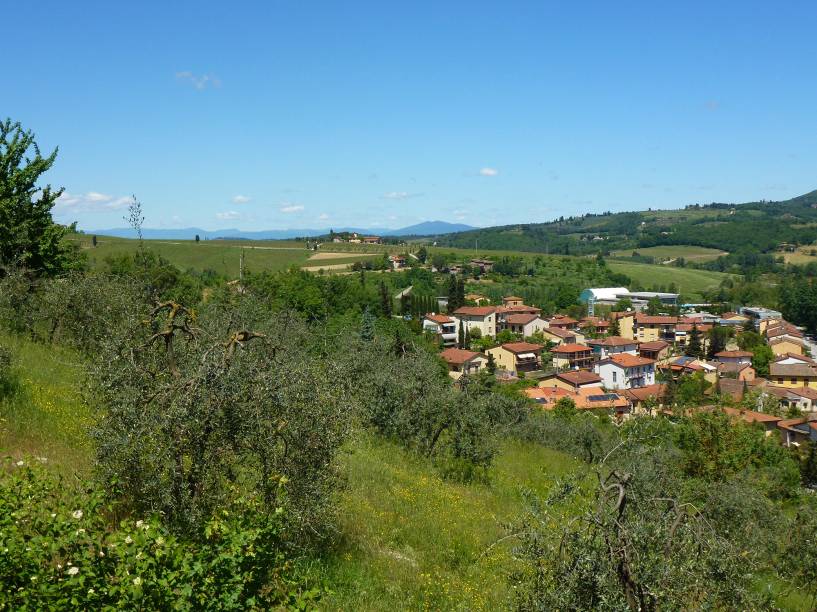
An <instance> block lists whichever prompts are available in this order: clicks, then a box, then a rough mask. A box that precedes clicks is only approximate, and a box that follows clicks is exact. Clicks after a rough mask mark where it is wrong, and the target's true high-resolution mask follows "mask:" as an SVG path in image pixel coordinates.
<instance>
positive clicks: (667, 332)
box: [621, 313, 678, 342]
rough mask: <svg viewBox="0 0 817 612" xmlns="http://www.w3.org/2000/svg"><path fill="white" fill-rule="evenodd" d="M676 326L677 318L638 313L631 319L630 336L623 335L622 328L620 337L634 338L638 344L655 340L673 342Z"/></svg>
mask: <svg viewBox="0 0 817 612" xmlns="http://www.w3.org/2000/svg"><path fill="white" fill-rule="evenodd" d="M677 325H678V317H668V316H665V315H646V314H641V313H638V314H636V315H634V317H633V328H632V336H627V335H626V334H624V333H623V332H624V329H623V328H621V332H622V334H621V335H622V336H624V337H625V338H630V337H631V338H634V339H636V340H638V341H639V342H655V341H656V340H663V341H664V342H675V341H676V333H675V332H676V327H677Z"/></svg>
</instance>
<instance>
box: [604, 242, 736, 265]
mask: <svg viewBox="0 0 817 612" xmlns="http://www.w3.org/2000/svg"><path fill="white" fill-rule="evenodd" d="M633 252H637V253H639V254H640V255H643V256H645V257H655V258H656V260H659V261H667V260H671V259H677V258H678V257H683V258H684V259H686V260H688V261H711V260H713V259H717V258H718V257H720V256H721V255H726V254H727V253H726V251H719V250H718V249H709V248H706V247H698V246H690V245H673V246H654V247H647V248H643V249H624V250H621V251H613V253H612V256H613V257H630V256H631V255H632V254H633Z"/></svg>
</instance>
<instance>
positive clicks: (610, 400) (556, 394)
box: [525, 387, 630, 410]
mask: <svg viewBox="0 0 817 612" xmlns="http://www.w3.org/2000/svg"><path fill="white" fill-rule="evenodd" d="M525 395H527V396H528V397H529V398H531V399H533V400H542V404H543V407H544V408H545V409H546V410H552V409H553V407H554V405H555V404H556V402H558V401H559V400H560V399H562V398H563V397H569V398H570V399H572V400H573V402H574V403H575V404H576V408H578V409H579V410H602V409H605V408H608V409H609V408H617V409H619V408H620V409H624V408H627V407H629V405H630V404H629V402H628V401H627V400H626V399H625V398H623V397H622V396H620V395H618V394H617V393H604V392H603V391H602V390H600V389H597V388H593V387H587V388H584V389H579V391H578V392H574V391H568V390H567V389H560V388H559V387H534V388H532V389H525Z"/></svg>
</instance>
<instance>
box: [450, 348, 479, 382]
mask: <svg viewBox="0 0 817 612" xmlns="http://www.w3.org/2000/svg"><path fill="white" fill-rule="evenodd" d="M440 358H441V359H442V360H443V361H445V363H446V364H448V375H449V376H450V377H451V378H453V379H454V380H457V379H458V378H460V377H461V376H463V375H465V374H476V373H477V372H479V371H480V370H481V369H483V368H484V367H486V366H487V365H488V359H487V357H485V355H483V354H482V353H475V352H474V351H466V350H465V349H458V348H447V349H445V350H444V351H443V352H441V353H440Z"/></svg>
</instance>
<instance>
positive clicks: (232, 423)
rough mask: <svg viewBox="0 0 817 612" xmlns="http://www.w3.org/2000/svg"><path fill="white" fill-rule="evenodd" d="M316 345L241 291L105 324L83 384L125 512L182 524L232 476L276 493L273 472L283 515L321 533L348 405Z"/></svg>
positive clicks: (344, 382) (190, 524) (270, 497)
mask: <svg viewBox="0 0 817 612" xmlns="http://www.w3.org/2000/svg"><path fill="white" fill-rule="evenodd" d="M324 346H325V344H324V342H323V338H321V337H320V336H316V335H315V334H314V333H313V332H311V331H310V330H308V329H307V328H305V327H304V325H303V324H302V322H301V321H300V320H299V319H298V318H297V317H295V316H291V315H288V314H287V313H282V314H278V315H277V316H275V317H270V316H269V315H268V314H267V311H266V310H265V309H263V308H262V307H261V306H260V305H258V304H257V303H255V302H254V301H253V300H250V299H244V300H240V301H239V302H238V303H236V304H234V305H232V307H226V308H223V307H221V306H219V305H215V306H212V307H210V308H208V309H206V310H205V311H203V312H201V313H196V312H194V311H191V310H188V309H186V308H184V307H183V306H181V305H179V304H176V303H174V302H166V303H163V304H160V305H158V306H157V307H155V308H154V309H153V310H152V311H150V312H147V313H145V315H144V319H141V320H138V321H134V322H132V323H131V324H130V325H126V326H123V327H122V329H117V330H112V332H111V335H110V338H109V339H108V340H107V341H106V343H105V344H104V346H103V348H102V350H101V351H100V352H99V355H98V356H97V359H96V360H95V362H94V368H93V370H92V372H91V376H90V383H91V384H90V387H89V394H88V401H89V402H91V403H92V405H96V406H99V407H100V408H102V409H103V411H102V413H101V418H100V420H99V423H98V425H97V427H96V428H95V431H94V438H95V441H96V444H97V465H98V470H99V473H100V475H101V477H102V478H103V479H104V480H106V481H109V480H115V481H116V482H117V483H118V486H119V488H120V491H121V496H122V498H123V499H124V500H125V502H126V504H127V505H128V506H129V507H131V508H133V510H134V511H136V512H141V513H162V514H163V516H165V517H166V520H167V521H168V524H169V525H170V526H172V527H174V528H176V529H178V530H180V531H182V532H189V531H192V530H194V529H196V528H197V527H199V526H200V525H202V524H203V523H204V522H206V521H207V520H209V518H211V517H212V516H214V513H215V512H216V511H217V510H218V509H219V508H220V507H221V506H222V505H223V504H224V503H225V500H226V498H227V496H228V494H229V492H230V491H231V490H232V489H233V488H235V487H237V488H238V489H239V490H240V491H241V492H242V493H244V494H247V495H250V494H252V495H258V496H260V497H261V498H262V499H264V500H265V502H266V503H268V504H274V503H276V496H277V493H278V488H277V482H278V480H279V479H280V477H281V476H282V475H283V476H286V477H288V478H290V479H292V481H293V485H292V486H291V488H290V500H291V504H292V508H293V514H292V516H293V519H295V520H297V521H298V523H299V525H298V527H299V528H301V529H307V528H308V529H309V531H310V532H315V533H319V532H320V531H321V530H322V527H323V525H324V524H325V522H326V520H328V517H329V516H331V513H332V508H331V504H330V502H329V494H330V493H331V491H332V489H333V487H334V485H335V483H336V479H337V477H336V474H335V472H334V470H333V459H334V456H335V453H336V452H337V449H338V448H339V446H340V444H341V443H342V442H343V440H344V439H345V438H346V435H347V432H348V431H349V428H350V426H351V414H352V412H353V407H352V404H351V402H350V398H349V396H348V381H350V380H351V379H350V377H349V376H348V371H347V370H346V369H344V362H343V360H341V359H339V358H335V359H327V358H322V355H321V351H323V350H325V349H324ZM316 423H320V427H315V424H316ZM134 432H137V434H136V435H134Z"/></svg>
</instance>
